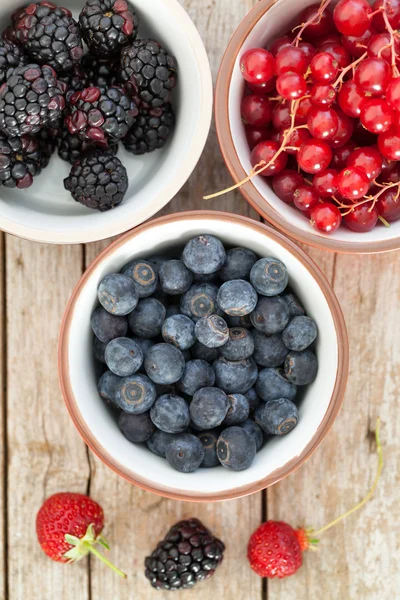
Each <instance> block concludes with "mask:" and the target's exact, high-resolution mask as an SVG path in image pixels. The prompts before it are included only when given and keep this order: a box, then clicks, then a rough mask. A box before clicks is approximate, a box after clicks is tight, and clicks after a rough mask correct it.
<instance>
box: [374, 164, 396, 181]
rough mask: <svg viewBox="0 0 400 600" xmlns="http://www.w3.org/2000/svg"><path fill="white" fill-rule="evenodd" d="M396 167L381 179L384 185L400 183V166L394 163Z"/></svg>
mask: <svg viewBox="0 0 400 600" xmlns="http://www.w3.org/2000/svg"><path fill="white" fill-rule="evenodd" d="M394 164H395V167H394V168H393V169H391V170H390V171H388V172H386V173H384V175H383V176H382V177H380V178H379V180H380V182H382V183H399V182H400V164H399V163H394Z"/></svg>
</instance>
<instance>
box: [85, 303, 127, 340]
mask: <svg viewBox="0 0 400 600" xmlns="http://www.w3.org/2000/svg"><path fill="white" fill-rule="evenodd" d="M90 322H91V325H92V329H93V333H94V335H95V336H96V337H98V338H99V340H101V341H102V342H104V343H105V344H108V342H111V340H113V339H115V338H118V337H124V336H125V335H126V332H127V331H128V320H127V318H126V317H117V316H115V315H111V314H110V313H109V312H107V311H106V310H105V309H104V308H103V307H102V306H98V307H97V308H96V309H95V310H94V312H93V313H92V316H91V320H90Z"/></svg>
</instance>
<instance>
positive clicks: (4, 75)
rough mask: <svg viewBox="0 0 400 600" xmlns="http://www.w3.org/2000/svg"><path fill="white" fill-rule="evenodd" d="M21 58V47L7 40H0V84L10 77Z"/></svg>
mask: <svg viewBox="0 0 400 600" xmlns="http://www.w3.org/2000/svg"><path fill="white" fill-rule="evenodd" d="M22 60H23V54H22V50H21V48H19V47H18V46H17V45H16V44H13V43H12V42H9V41H7V40H0V85H2V84H3V83H4V82H5V81H7V79H9V78H10V77H11V75H12V74H13V73H14V70H15V69H16V68H17V67H19V66H20V64H21V62H22Z"/></svg>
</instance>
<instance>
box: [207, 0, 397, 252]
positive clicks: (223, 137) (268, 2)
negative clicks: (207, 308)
mask: <svg viewBox="0 0 400 600" xmlns="http://www.w3.org/2000/svg"><path fill="white" fill-rule="evenodd" d="M277 2H279V0H259V2H257V4H256V5H255V6H254V7H253V8H252V9H251V10H250V12H249V13H248V14H247V15H246V16H245V17H244V19H243V20H242V21H241V23H240V24H239V26H238V27H237V29H236V31H235V32H234V33H233V35H232V37H231V39H230V40H229V43H228V46H227V48H226V50H225V53H224V55H223V57H222V61H221V65H220V68H219V71H218V76H217V83H216V88H215V108H214V111H215V121H216V131H217V138H218V142H219V146H220V149H221V152H222V155H223V158H224V161H225V164H226V166H227V167H228V170H229V172H230V174H231V176H232V178H233V180H234V181H235V183H238V182H239V181H242V180H243V179H244V178H245V177H247V176H248V173H246V171H245V169H244V168H243V166H242V164H241V162H240V159H239V156H238V153H237V151H236V148H235V144H234V142H233V137H232V133H231V129H230V120H229V89H230V85H231V80H232V73H233V69H234V66H235V63H236V59H237V56H238V54H239V52H240V49H241V48H242V46H243V43H244V41H245V40H246V38H247V37H248V35H249V34H250V33H251V31H252V29H253V28H254V27H255V26H256V25H257V23H258V21H259V20H260V19H261V18H262V17H264V15H265V13H266V12H268V11H269V10H270V9H271V8H272V7H273V6H274V5H275V4H276V3H277ZM239 189H240V191H241V193H242V195H243V196H244V197H245V198H246V200H247V201H248V202H249V203H250V204H251V205H252V206H253V208H254V209H255V210H256V211H257V212H258V213H259V214H260V215H261V216H262V217H264V218H265V219H267V221H268V222H269V223H271V224H273V225H274V226H275V227H277V228H278V229H279V230H280V231H282V232H283V233H285V234H286V235H288V236H290V237H291V238H294V239H296V240H298V241H300V242H303V243H305V244H308V245H309V246H313V247H315V248H323V249H324V250H329V251H332V252H339V253H342V254H377V253H381V252H389V251H394V250H398V249H399V248H400V235H399V237H397V238H392V239H388V240H380V241H376V242H371V241H370V242H363V241H360V242H347V241H343V240H336V239H335V238H334V237H333V236H328V235H326V236H324V237H321V236H317V235H315V234H314V233H313V232H312V231H309V232H307V231H303V230H302V229H300V228H299V227H297V226H295V225H293V224H292V223H290V222H289V221H288V220H286V218H285V217H283V216H282V215H281V214H280V213H279V212H278V211H276V210H275V209H274V208H273V207H272V206H271V205H270V204H269V202H268V201H267V200H266V199H265V198H264V196H263V195H262V194H261V193H260V192H259V191H258V189H257V188H256V187H255V186H254V185H253V183H252V182H251V181H248V182H247V183H245V184H244V185H242V186H241V187H240V188H239ZM360 235H361V236H362V234H360Z"/></svg>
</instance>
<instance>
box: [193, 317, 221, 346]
mask: <svg viewBox="0 0 400 600" xmlns="http://www.w3.org/2000/svg"><path fill="white" fill-rule="evenodd" d="M195 334H196V337H197V339H198V341H199V342H201V343H202V344H204V346H207V348H219V347H220V346H223V345H224V344H226V342H227V341H228V339H229V328H228V325H227V324H226V321H225V320H224V319H223V318H222V317H219V316H218V315H210V316H209V317H203V318H202V319H199V320H198V321H197V323H196V326H195Z"/></svg>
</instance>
